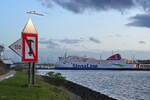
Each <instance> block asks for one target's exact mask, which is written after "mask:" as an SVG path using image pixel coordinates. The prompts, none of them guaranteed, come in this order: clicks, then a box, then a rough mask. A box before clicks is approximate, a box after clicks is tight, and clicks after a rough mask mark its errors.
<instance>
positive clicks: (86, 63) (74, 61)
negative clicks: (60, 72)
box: [55, 55, 137, 70]
mask: <svg viewBox="0 0 150 100" xmlns="http://www.w3.org/2000/svg"><path fill="white" fill-rule="evenodd" d="M117 56H118V55H117ZM70 58H71V59H70ZM84 59H85V58H83V57H82V58H81V57H76V56H71V57H67V58H66V57H64V58H61V59H59V61H58V62H57V63H56V64H55V69H76V70H98V69H106V70H107V69H108V70H110V69H111V70H121V69H137V65H136V64H134V63H129V62H128V61H127V60H125V59H107V60H96V59H89V58H87V59H86V60H84Z"/></svg>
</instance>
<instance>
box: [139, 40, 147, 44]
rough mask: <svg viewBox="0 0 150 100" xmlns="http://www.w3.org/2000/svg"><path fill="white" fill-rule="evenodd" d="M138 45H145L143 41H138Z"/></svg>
mask: <svg viewBox="0 0 150 100" xmlns="http://www.w3.org/2000/svg"><path fill="white" fill-rule="evenodd" d="M138 43H139V44H146V42H145V41H138Z"/></svg>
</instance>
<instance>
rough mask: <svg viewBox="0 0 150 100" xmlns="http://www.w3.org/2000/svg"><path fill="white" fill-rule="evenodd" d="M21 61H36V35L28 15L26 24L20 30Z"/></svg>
mask: <svg viewBox="0 0 150 100" xmlns="http://www.w3.org/2000/svg"><path fill="white" fill-rule="evenodd" d="M22 46H23V48H22V61H23V62H37V61H38V35H37V31H36V29H35V27H34V25H33V23H32V20H31V17H29V19H28V21H27V24H26V25H25V27H24V29H23V31H22Z"/></svg>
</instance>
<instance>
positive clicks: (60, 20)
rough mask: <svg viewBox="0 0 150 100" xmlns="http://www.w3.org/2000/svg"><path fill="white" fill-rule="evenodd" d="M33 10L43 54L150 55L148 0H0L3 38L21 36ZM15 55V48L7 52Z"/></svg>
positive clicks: (9, 40)
mask: <svg viewBox="0 0 150 100" xmlns="http://www.w3.org/2000/svg"><path fill="white" fill-rule="evenodd" d="M33 10H35V11H36V12H38V13H40V14H44V15H45V16H41V17H40V16H32V21H33V23H34V25H35V27H36V29H37V31H38V35H39V52H40V53H39V58H40V59H43V58H45V59H46V61H48V60H51V58H52V59H53V60H55V59H56V58H57V57H58V56H61V55H63V54H64V52H68V54H70V55H81V56H85V55H87V56H91V57H96V58H98V57H99V56H100V55H103V56H104V58H105V57H107V56H109V55H111V53H112V50H113V52H114V53H115V52H117V53H121V54H122V55H123V56H124V57H125V58H132V57H133V56H136V57H137V58H139V59H150V0H1V3H0V11H1V17H0V27H1V31H0V34H1V36H0V44H3V45H4V46H5V48H6V50H7V52H10V50H9V49H8V48H7V46H9V45H10V44H11V43H13V42H15V41H16V40H17V39H19V38H21V31H22V29H23V28H24V25H25V24H26V22H27V20H28V15H27V14H26V12H28V11H33ZM8 55H9V56H11V55H13V56H11V57H15V56H16V55H15V54H13V53H12V52H11V54H7V56H8Z"/></svg>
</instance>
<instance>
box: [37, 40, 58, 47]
mask: <svg viewBox="0 0 150 100" xmlns="http://www.w3.org/2000/svg"><path fill="white" fill-rule="evenodd" d="M39 43H40V44H44V45H46V46H47V48H57V47H58V46H59V44H57V43H55V42H54V41H52V40H40V41H39Z"/></svg>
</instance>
